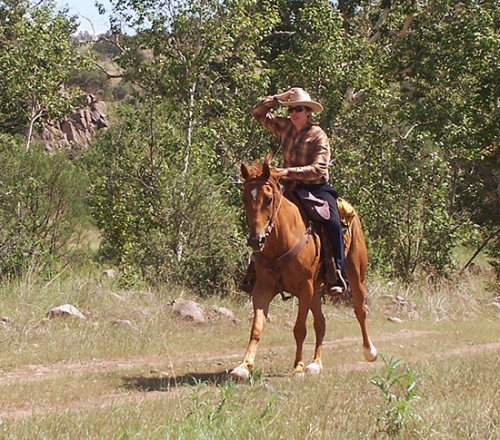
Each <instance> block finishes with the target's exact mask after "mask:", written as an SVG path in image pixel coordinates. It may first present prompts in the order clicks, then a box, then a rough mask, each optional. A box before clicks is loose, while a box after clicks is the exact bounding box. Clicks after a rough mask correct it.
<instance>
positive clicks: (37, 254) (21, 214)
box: [0, 135, 86, 277]
mask: <svg viewBox="0 0 500 440" xmlns="http://www.w3.org/2000/svg"><path fill="white" fill-rule="evenodd" d="M0 163H2V166H3V172H2V175H1V176H0V187H1V192H0V222H1V224H2V226H3V227H2V229H1V231H0V277H7V276H12V275H22V274H24V273H25V272H26V271H28V270H31V271H41V270H43V269H44V268H45V267H47V265H49V264H50V263H51V262H53V261H54V260H55V259H57V258H59V257H61V256H62V255H64V254H65V253H66V252H67V251H68V250H69V242H70V239H71V237H72V235H73V234H74V232H75V230H76V229H77V228H78V226H79V225H80V224H81V223H82V221H83V218H84V217H85V209H84V204H83V199H84V194H85V190H86V179H85V178H84V176H83V174H82V173H81V170H79V169H78V168H77V167H76V166H74V164H73V163H72V162H70V161H69V160H68V158H67V155H66V154H65V153H57V154H52V155H48V154H45V153H43V152H42V151H40V150H37V149H36V148H33V149H32V150H31V151H29V152H26V151H25V146H24V144H23V142H22V140H15V139H14V138H12V137H9V136H6V135H4V136H1V137H0Z"/></svg>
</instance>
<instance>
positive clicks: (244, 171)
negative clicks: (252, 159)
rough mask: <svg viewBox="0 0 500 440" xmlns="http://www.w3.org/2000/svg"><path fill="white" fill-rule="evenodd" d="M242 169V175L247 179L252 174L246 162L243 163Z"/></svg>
mask: <svg viewBox="0 0 500 440" xmlns="http://www.w3.org/2000/svg"><path fill="white" fill-rule="evenodd" d="M240 171H241V175H242V176H243V179H245V180H247V179H248V177H249V176H250V173H249V172H248V168H247V167H246V166H245V164H244V163H242V164H241V166H240Z"/></svg>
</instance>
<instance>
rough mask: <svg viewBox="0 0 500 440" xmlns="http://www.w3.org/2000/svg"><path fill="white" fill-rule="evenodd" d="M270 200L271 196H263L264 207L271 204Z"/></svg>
mask: <svg viewBox="0 0 500 440" xmlns="http://www.w3.org/2000/svg"><path fill="white" fill-rule="evenodd" d="M272 200H273V199H272V197H265V198H264V206H266V207H267V206H269V205H270V204H271V202H272Z"/></svg>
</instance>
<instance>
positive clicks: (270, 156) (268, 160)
mask: <svg viewBox="0 0 500 440" xmlns="http://www.w3.org/2000/svg"><path fill="white" fill-rule="evenodd" d="M272 160H273V153H271V152H269V153H267V154H266V156H265V157H264V163H266V164H268V165H271V162H272Z"/></svg>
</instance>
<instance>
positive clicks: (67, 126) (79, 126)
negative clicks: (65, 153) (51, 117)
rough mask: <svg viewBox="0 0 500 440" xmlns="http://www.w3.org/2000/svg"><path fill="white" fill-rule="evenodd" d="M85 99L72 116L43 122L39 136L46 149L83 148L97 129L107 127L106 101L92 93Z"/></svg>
mask: <svg viewBox="0 0 500 440" xmlns="http://www.w3.org/2000/svg"><path fill="white" fill-rule="evenodd" d="M85 101H86V103H85V105H84V106H82V107H79V108H77V109H75V112H74V113H73V115H72V116H69V117H65V118H64V119H62V120H60V121H51V122H47V123H44V124H43V126H42V131H41V138H42V140H43V142H44V143H45V149H46V150H47V151H53V150H60V149H71V150H72V149H77V150H79V149H84V148H86V147H87V146H88V145H89V144H90V142H91V141H92V138H93V137H94V136H95V134H96V131H97V130H100V129H105V128H107V127H108V119H107V106H106V103H105V102H104V101H100V100H98V99H97V98H96V97H95V96H94V95H87V96H86V98H85Z"/></svg>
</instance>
